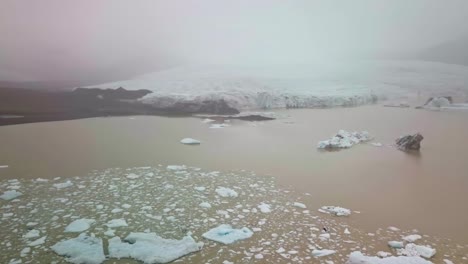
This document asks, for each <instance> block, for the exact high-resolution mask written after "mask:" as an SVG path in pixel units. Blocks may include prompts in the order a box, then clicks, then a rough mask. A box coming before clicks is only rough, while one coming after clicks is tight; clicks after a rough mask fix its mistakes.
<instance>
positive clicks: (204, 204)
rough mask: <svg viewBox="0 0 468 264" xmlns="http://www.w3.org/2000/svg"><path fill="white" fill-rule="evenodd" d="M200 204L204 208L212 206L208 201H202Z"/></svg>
mask: <svg viewBox="0 0 468 264" xmlns="http://www.w3.org/2000/svg"><path fill="white" fill-rule="evenodd" d="M199 206H200V207H203V208H211V204H210V203H208V202H202V203H200V204H199Z"/></svg>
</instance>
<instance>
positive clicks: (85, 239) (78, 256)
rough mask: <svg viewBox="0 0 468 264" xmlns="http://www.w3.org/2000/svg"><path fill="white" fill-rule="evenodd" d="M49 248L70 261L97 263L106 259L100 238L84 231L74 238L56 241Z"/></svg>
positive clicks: (77, 263)
mask: <svg viewBox="0 0 468 264" xmlns="http://www.w3.org/2000/svg"><path fill="white" fill-rule="evenodd" d="M51 248H52V250H53V251H54V252H55V253H57V254H58V255H61V256H65V257H66V260H67V261H68V262H71V263H76V264H81V263H86V264H99V263H101V262H103V261H104V260H105V259H106V257H105V256H104V250H103V247H102V239H100V238H96V237H91V236H88V235H86V234H85V233H83V234H80V235H79V236H78V237H76V238H72V239H68V240H63V241H61V242H58V243H57V244H55V245H53V246H52V247H51Z"/></svg>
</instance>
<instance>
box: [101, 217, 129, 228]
mask: <svg viewBox="0 0 468 264" xmlns="http://www.w3.org/2000/svg"><path fill="white" fill-rule="evenodd" d="M106 226H107V227H109V228H116V227H123V226H128V224H127V222H126V221H125V219H112V220H110V221H109V222H107V224H106Z"/></svg>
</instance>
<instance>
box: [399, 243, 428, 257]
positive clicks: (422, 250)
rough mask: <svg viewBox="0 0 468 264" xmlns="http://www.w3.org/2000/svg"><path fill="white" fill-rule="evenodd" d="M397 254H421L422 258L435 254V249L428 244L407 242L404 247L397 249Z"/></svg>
mask: <svg viewBox="0 0 468 264" xmlns="http://www.w3.org/2000/svg"><path fill="white" fill-rule="evenodd" d="M398 254H400V255H405V256H421V257H424V258H432V257H433V256H434V255H435V254H436V250H435V249H433V248H431V247H428V246H420V245H416V244H413V243H410V244H407V245H406V246H405V248H401V249H398Z"/></svg>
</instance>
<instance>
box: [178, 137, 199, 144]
mask: <svg viewBox="0 0 468 264" xmlns="http://www.w3.org/2000/svg"><path fill="white" fill-rule="evenodd" d="M180 143H182V144H185V145H200V143H201V141H200V140H196V139H193V138H184V139H182V140H181V141H180Z"/></svg>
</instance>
